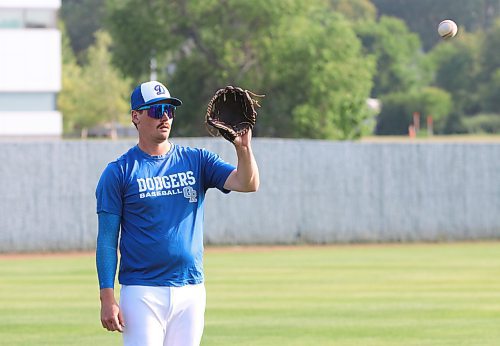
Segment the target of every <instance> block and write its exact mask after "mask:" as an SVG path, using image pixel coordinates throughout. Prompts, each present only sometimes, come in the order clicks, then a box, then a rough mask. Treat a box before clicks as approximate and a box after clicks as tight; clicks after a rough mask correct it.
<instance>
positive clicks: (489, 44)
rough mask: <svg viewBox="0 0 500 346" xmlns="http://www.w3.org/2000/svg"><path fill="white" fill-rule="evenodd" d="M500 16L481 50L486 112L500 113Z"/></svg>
mask: <svg viewBox="0 0 500 346" xmlns="http://www.w3.org/2000/svg"><path fill="white" fill-rule="evenodd" d="M499 57H500V18H499V19H498V20H497V21H496V22H495V24H494V26H493V27H492V28H491V29H490V30H488V31H487V32H486V35H485V38H484V44H483V45H482V50H481V64H480V66H481V72H480V78H479V79H480V82H481V86H480V99H481V101H482V103H483V104H484V110H485V111H486V112H495V113H500V101H499V99H500V94H499V92H500V59H499Z"/></svg>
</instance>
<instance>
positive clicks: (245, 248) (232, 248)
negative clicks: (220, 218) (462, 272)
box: [0, 240, 496, 260]
mask: <svg viewBox="0 0 500 346" xmlns="http://www.w3.org/2000/svg"><path fill="white" fill-rule="evenodd" d="M494 242H496V241H494V240H492V241H483V242H474V241H470V242H450V243H447V242H444V243H350V244H291V245H227V246H223V245H217V246H210V245H207V246H205V253H206V254H210V253H238V252H270V251H293V250H304V249H307V248H310V249H318V248H322V249H324V248H331V249H335V250H342V249H348V248H351V249H352V248H393V247H400V246H408V247H410V246H411V247H434V246H448V245H449V246H453V245H458V244H472V243H478V244H479V243H494ZM93 256H95V252H94V251H69V252H21V253H0V260H22V259H28V260H32V259H43V258H70V257H93Z"/></svg>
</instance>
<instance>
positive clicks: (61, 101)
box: [57, 22, 85, 134]
mask: <svg viewBox="0 0 500 346" xmlns="http://www.w3.org/2000/svg"><path fill="white" fill-rule="evenodd" d="M59 30H60V31H61V36H62V44H61V46H62V88H61V91H60V93H59V95H58V98H57V108H58V109H59V111H60V112H61V113H62V116H63V132H64V134H68V133H71V132H73V130H74V129H75V127H76V126H77V125H76V124H77V122H78V120H77V119H78V118H80V117H82V116H83V115H84V112H85V108H84V107H83V106H84V105H83V100H82V98H81V97H80V95H79V90H80V89H81V87H82V84H83V83H82V69H81V67H80V66H79V65H78V63H77V62H76V58H75V55H74V54H73V50H72V49H71V43H70V38H69V36H68V34H67V31H66V27H65V25H64V23H62V22H60V23H59Z"/></svg>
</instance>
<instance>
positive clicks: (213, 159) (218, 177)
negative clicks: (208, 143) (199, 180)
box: [202, 149, 236, 193]
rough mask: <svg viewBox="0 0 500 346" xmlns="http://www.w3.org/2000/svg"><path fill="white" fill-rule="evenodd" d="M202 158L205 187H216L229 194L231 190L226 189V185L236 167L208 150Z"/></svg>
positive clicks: (203, 153)
mask: <svg viewBox="0 0 500 346" xmlns="http://www.w3.org/2000/svg"><path fill="white" fill-rule="evenodd" d="M202 157H203V168H204V180H205V187H206V188H207V189H209V188H212V187H215V188H217V189H219V190H220V191H222V192H224V193H228V192H229V190H226V189H224V184H225V183H226V180H227V178H228V177H229V175H230V174H231V172H232V171H234V170H235V169H236V167H235V166H233V165H232V164H230V163H227V162H226V161H224V160H222V159H221V158H220V157H219V155H217V154H215V153H212V152H210V151H208V150H206V149H203V150H202Z"/></svg>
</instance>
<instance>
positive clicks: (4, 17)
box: [0, 8, 57, 29]
mask: <svg viewBox="0 0 500 346" xmlns="http://www.w3.org/2000/svg"><path fill="white" fill-rule="evenodd" d="M56 24H57V11H56V10H54V9H41V8H29V9H11V8H0V29H23V28H30V29H33V28H37V29H40V28H42V29H51V28H55V27H56Z"/></svg>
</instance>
